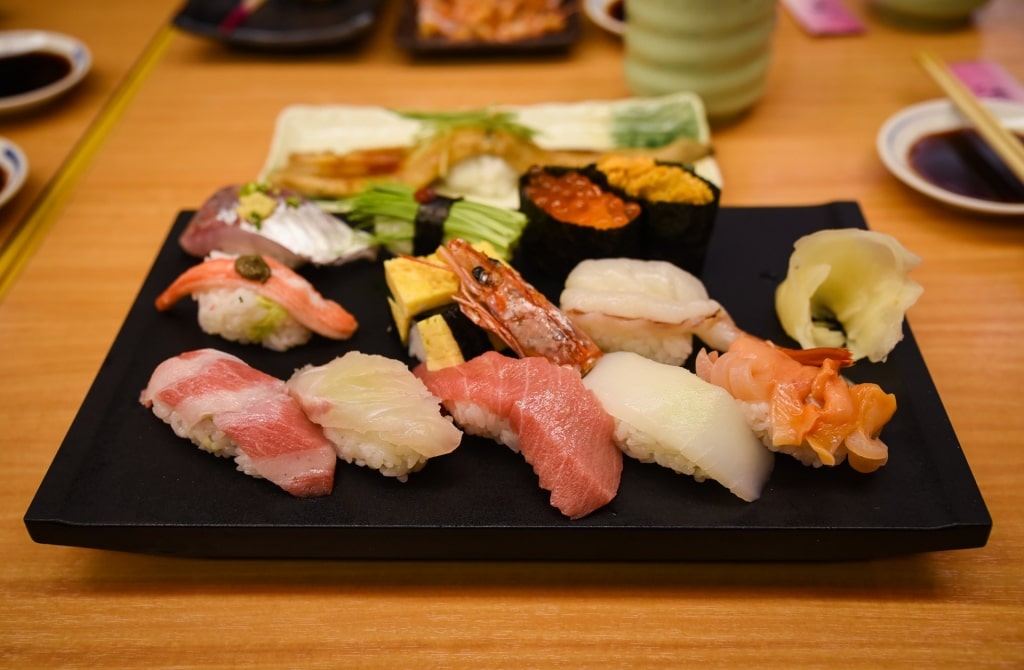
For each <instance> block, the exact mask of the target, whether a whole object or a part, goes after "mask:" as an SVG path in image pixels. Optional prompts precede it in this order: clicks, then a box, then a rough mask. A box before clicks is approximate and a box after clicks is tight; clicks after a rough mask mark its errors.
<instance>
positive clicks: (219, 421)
mask: <svg viewBox="0 0 1024 670" xmlns="http://www.w3.org/2000/svg"><path fill="white" fill-rule="evenodd" d="M139 401H140V402H141V403H142V404H143V405H144V406H146V407H151V408H152V409H153V413H154V414H156V416H157V417H159V418H160V419H163V420H164V421H165V422H166V423H168V424H169V425H170V426H171V428H172V429H173V430H174V433H175V434H176V435H178V436H179V437H183V438H186V439H188V440H191V441H192V442H193V443H194V444H195V445H196V446H198V447H199V448H200V449H202V450H203V451H208V452H209V453H211V454H213V455H215V456H222V457H227V458H234V459H235V462H236V463H237V464H238V469H239V470H240V471H242V472H244V473H245V474H247V475H250V476H253V477H260V478H264V479H267V480H269V481H271V482H273V483H274V484H277V485H278V486H280V487H281V488H282V489H284V490H285V491H287V492H288V493H291V494H292V495H294V496H297V497H302V498H309V497H315V496H324V495H328V494H329V493H330V492H331V491H332V490H333V488H334V469H335V464H336V463H337V456H336V455H335V453H334V449H333V447H331V443H330V442H329V441H328V440H327V438H326V437H325V436H324V434H323V431H321V430H320V428H319V427H318V426H316V425H315V424H313V423H312V422H311V421H310V420H309V419H308V418H307V417H306V415H305V414H303V412H302V408H301V407H299V404H298V403H297V402H296V401H295V400H294V399H293V398H292V397H291V396H290V395H289V394H288V391H287V388H286V386H285V383H284V381H283V380H280V379H277V378H276V377H272V376H270V375H268V374H265V373H263V372H261V371H259V370H257V369H255V368H253V367H250V366H249V365H248V364H246V363H245V362H244V361H242V360H241V359H239V358H237V357H235V356H232V355H230V354H227V353H224V352H222V351H217V350H216V349H197V350H194V351H189V352H185V353H183V354H181V355H179V356H175V357H173V358H169V359H167V360H165V361H163V362H162V363H160V365H158V366H157V367H156V369H155V370H154V371H153V374H152V375H151V377H150V380H149V384H148V385H147V386H146V388H145V389H144V390H143V391H142V393H141V395H140V397H139Z"/></svg>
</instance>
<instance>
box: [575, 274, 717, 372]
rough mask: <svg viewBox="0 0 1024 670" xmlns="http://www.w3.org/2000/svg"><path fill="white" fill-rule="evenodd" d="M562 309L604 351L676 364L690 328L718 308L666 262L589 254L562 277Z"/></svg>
mask: <svg viewBox="0 0 1024 670" xmlns="http://www.w3.org/2000/svg"><path fill="white" fill-rule="evenodd" d="M559 304H560V307H561V308H562V310H563V311H565V313H566V314H567V315H568V316H569V318H570V319H572V321H573V323H575V324H576V325H577V326H579V328H580V329H581V330H583V331H584V332H585V333H586V334H587V335H589V336H590V337H591V339H593V340H594V342H595V343H596V344H597V346H598V347H600V348H601V350H602V351H605V352H613V351H631V352H633V353H637V354H640V355H641V356H644V357H646V358H650V359H653V360H656V361H658V362H661V363H668V364H670V365H681V364H682V363H684V362H685V361H686V359H687V358H688V357H689V355H690V353H691V352H692V351H693V332H694V329H695V328H697V327H698V326H700V325H701V324H703V323H705V322H706V321H707V320H709V319H710V318H711V317H713V316H714V315H716V314H718V313H719V312H720V311H721V305H719V304H718V303H717V302H716V301H714V300H711V299H709V298H708V293H707V289H706V288H705V287H704V284H703V282H701V281H700V279H698V278H697V277H695V276H694V275H692V274H690V273H689V272H687V271H685V270H683V269H682V268H680V267H678V266H676V265H673V264H672V263H669V262H667V261H652V260H640V259H636V258H591V259H587V260H584V261H582V262H580V263H579V264H578V265H577V266H576V267H575V268H573V270H572V272H570V273H569V275H568V277H566V280H565V287H564V289H563V290H562V294H561V296H560V298H559Z"/></svg>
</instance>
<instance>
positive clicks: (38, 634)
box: [0, 0, 1024, 668]
mask: <svg viewBox="0 0 1024 670" xmlns="http://www.w3.org/2000/svg"><path fill="white" fill-rule="evenodd" d="M8 4H9V5H10V3H8ZM14 4H15V5H18V7H17V8H16V9H15V10H13V12H12V10H10V9H5V10H4V14H2V15H0V27H8V25H6V23H10V22H11V21H7V22H6V23H5V19H10V17H12V16H15V15H17V14H18V13H19V12H21V11H25V12H26V13H27V14H26V15H29V16H33V15H34V16H35V17H36V18H38V19H39V21H37V22H35V23H34V24H35V25H38V26H40V27H54V28H66V29H68V31H69V32H74V31H72V30H71V28H70V26H71V24H69V23H66V22H64V21H63V20H58V19H57V18H54V19H53V20H52V21H48V22H45V23H44V22H43V20H42V19H43V18H48V12H47V10H46V9H44V7H47V8H48V7H50V6H51V5H52V3H37V4H38V5H39V7H38V8H36V9H34V11H32V10H33V8H32V7H31V5H30V3H27V2H20V3H14ZM75 4H76V3H62V6H68V7H70V6H73V5H75ZM108 4H115V3H113V2H111V3H108ZM121 4H123V5H124V8H127V9H131V8H135V6H136V4H139V3H121ZM142 4H147V3H141V4H140V5H139V7H138V8H136V13H132V14H129V15H126V18H125V19H124V20H123V21H120V20H119V21H116V22H111V23H109V24H106V23H103V22H93V21H88V20H86V18H85V17H83V18H82V22H81V23H80V24H77V25H80V26H81V28H82V30H81V31H80V33H79V34H80V36H81V37H83V38H84V39H86V40H87V41H89V42H90V45H91V46H93V47H94V49H95V50H96V52H97V54H98V61H99V62H100V63H105V64H107V65H112V64H116V66H117V67H120V68H121V70H120V72H124V71H125V70H124V68H126V67H128V66H129V65H130V64H131V63H129V62H128V61H127V60H125V59H124V58H123V57H122V56H123V54H121V55H118V54H116V53H114V52H113V51H109V52H108V51H106V50H107V49H114V46H113V45H114V44H115V42H114V40H115V36H117V37H120V36H123V35H128V36H129V41H128V42H126V43H125V46H124V47H117V48H118V49H121V48H123V49H126V50H128V51H130V52H131V53H133V54H138V53H139V52H140V50H141V49H142V48H143V47H144V45H146V44H147V43H149V42H148V40H149V38H152V37H153V35H154V34H155V33H156V31H157V27H158V25H159V23H160V21H159V20H157V19H159V18H160V17H161V10H167V9H168V7H169V6H170V5H171V3H168V2H164V3H148V4H149V5H152V6H149V7H148V9H146V10H145V11H143V10H142V9H141V5H142ZM847 4H848V5H849V6H851V8H852V9H853V10H854V11H855V12H856V13H858V15H859V16H861V17H862V18H863V19H864V21H865V23H866V25H867V28H868V30H867V32H866V33H865V34H863V35H860V36H855V37H842V38H813V37H809V36H807V35H806V34H804V33H802V32H801V31H800V29H799V28H798V27H797V26H796V25H795V24H794V23H793V22H792V21H791V19H790V17H789V16H788V15H786V14H785V13H781V14H780V21H779V26H778V31H777V34H776V38H775V49H776V50H775V58H774V62H773V66H772V72H771V81H770V85H769V89H768V93H767V95H766V97H765V98H764V100H763V101H762V102H761V103H760V104H759V105H758V106H757V108H756V109H755V110H754V111H753V112H752V113H751V114H750V115H749V116H747V117H745V118H744V119H742V120H740V121H738V122H736V123H734V124H731V125H729V126H726V127H721V128H717V129H716V130H715V146H716V150H717V152H718V153H717V155H718V158H719V160H720V163H721V165H722V169H723V172H724V176H725V180H726V188H725V191H724V195H723V203H724V204H725V205H727V206H728V205H801V204H817V203H821V202H826V201H832V200H856V201H858V202H859V203H860V205H861V207H862V209H863V212H864V215H865V217H866V219H867V220H868V222H869V223H870V225H871V226H872V227H873V228H875V229H876V230H880V231H884V232H888V233H892V234H893V235H895V236H896V237H897V238H899V239H900V240H901V241H902V242H903V243H904V244H905V245H906V246H907V247H908V248H910V249H911V250H913V251H915V252H916V253H918V254H919V255H921V256H922V257H923V258H924V262H923V264H922V265H921V266H920V268H918V269H917V270H916V271H915V273H914V276H915V278H916V279H917V280H918V281H919V282H921V283H922V284H923V285H924V287H925V292H924V295H923V296H922V298H921V300H920V301H919V302H918V303H917V304H916V305H915V306H914V307H913V308H912V310H911V312H910V315H909V318H910V322H911V324H912V326H913V327H914V330H915V334H916V336H917V339H918V343H919V345H920V348H921V350H922V351H923V354H924V356H925V359H926V361H927V362H928V365H929V367H930V370H931V373H932V375H933V377H934V380H935V383H936V385H937V387H938V390H939V392H940V394H941V397H942V399H943V401H944V403H945V406H946V409H947V411H948V414H949V416H950V419H951V421H952V423H953V425H954V426H955V429H956V431H957V434H958V436H959V439H960V441H961V442H962V444H963V449H964V452H965V454H966V456H967V458H968V459H969V461H970V464H971V466H972V469H973V471H974V474H975V476H976V478H977V480H978V483H979V485H980V487H981V489H982V492H983V494H984V496H985V499H986V502H987V504H988V506H989V510H990V512H991V514H992V516H993V519H994V528H993V531H992V534H991V538H990V540H989V542H988V544H987V546H986V547H984V548H982V549H972V550H961V551H951V552H940V553H935V554H929V555H919V556H909V557H904V558H896V559H891V560H878V561H867V562H851V563H835V564H815V563H812V564H786V563H777V564H706V563H700V564H653V565H647V564H644V565H630V564H614V563H613V564H608V563H587V564H562V563H541V564H533V563H455V564H453V563H445V562H438V563H407V562H398V563H376V562H277V561H260V560H253V561H206V560H189V559H172V558H158V557H151V556H142V555H133V554H119V553H108V552H102V551H94V550H87V549H78V548H68V547H59V546H44V545H38V544H34V543H33V542H32V541H31V540H30V538H29V537H28V535H27V533H26V530H25V528H24V525H23V522H22V517H23V515H24V513H25V510H26V509H27V506H28V504H29V502H30V501H31V499H32V496H33V494H34V492H35V490H36V488H37V486H38V485H39V482H40V480H41V478H42V476H43V473H44V472H45V471H46V468H47V466H48V464H49V463H50V460H51V459H52V457H53V455H54V453H55V451H56V449H57V447H58V446H59V445H60V443H61V440H62V438H63V435H64V433H65V431H66V430H67V428H68V426H69V425H70V423H71V420H72V419H73V417H74V416H75V413H76V411H77V409H78V407H79V405H80V403H81V401H82V399H83V397H84V396H85V393H86V391H87V390H88V388H89V385H90V383H91V381H92V379H93V377H94V376H95V374H96V372H97V370H98V369H99V367H100V365H101V363H102V362H103V359H104V356H105V354H106V352H107V350H108V348H109V347H110V345H111V343H112V341H113V339H114V336H115V334H116V333H117V331H118V328H119V326H120V324H121V322H122V320H123V319H124V317H125V314H126V312H127V310H128V308H129V306H130V305H131V303H132V300H133V299H134V297H135V294H136V292H137V291H138V289H139V286H140V284H141V282H142V280H143V278H144V276H145V274H146V272H147V270H148V268H149V267H150V264H151V263H152V260H153V257H154V255H155V253H156V251H157V249H158V248H159V247H160V245H161V243H162V242H163V240H164V237H165V236H166V234H167V228H168V225H169V224H170V222H171V220H172V219H173V217H174V215H175V213H176V212H177V211H178V210H180V209H183V208H189V207H195V206H197V205H198V204H199V203H200V202H201V201H202V200H203V199H205V198H206V197H207V196H208V195H209V194H210V193H211V192H212V191H213V190H214V189H216V188H217V187H219V186H221V185H223V184H227V183H230V182H234V181H239V180H247V179H250V178H252V177H253V176H255V174H256V173H257V171H258V170H259V168H260V166H261V165H262V161H263V158H264V156H265V153H266V150H267V146H268V142H269V139H270V136H271V133H272V131H273V124H274V119H275V117H276V115H277V114H278V112H279V111H280V110H281V109H282V108H283V107H285V106H286V105H289V104H292V103H298V102H304V103H345V104H380V105H392V106H400V107H404V108H448V107H462V106H480V105H485V104H489V103H495V102H500V103H532V102H540V101H549V100H581V99H613V98H619V97H623V96H625V95H627V94H628V92H627V90H626V87H625V84H624V82H623V79H622V75H621V70H620V66H619V62H620V55H621V45H620V43H619V42H618V41H617V40H615V39H614V38H612V37H611V36H609V35H606V34H604V33H601V32H599V31H598V30H597V29H596V28H594V27H593V26H591V25H589V24H588V25H586V27H585V31H584V36H583V40H582V42H581V43H580V44H579V45H578V46H577V47H576V48H575V49H574V50H573V51H572V53H571V55H570V56H568V57H566V58H556V59H525V60H497V61H493V60H489V61H479V62H462V61H451V62H415V61H413V60H411V59H410V58H409V57H408V56H407V55H406V54H404V53H402V52H400V51H398V50H397V49H396V48H395V47H394V46H392V31H393V25H394V21H395V11H394V7H389V10H388V12H387V13H386V15H385V17H384V19H383V21H382V22H381V24H380V25H379V26H378V27H377V29H376V30H375V31H374V33H373V34H372V36H371V37H370V38H369V39H368V40H366V41H365V42H363V43H360V44H359V45H357V46H355V47H354V48H352V49H350V50H345V51H342V52H338V53H333V54H321V55H303V56H287V57H270V56H266V55H259V54H246V53H239V52H233V51H228V50H225V49H223V48H221V47H220V46H218V45H215V44H211V43H208V42H206V41H202V40H200V39H197V38H194V37H191V36H187V35H184V34H175V35H172V36H171V37H170V38H169V39H168V42H167V43H166V45H165V47H166V48H165V50H163V51H162V52H161V54H160V55H159V60H158V62H157V63H156V66H155V67H153V68H152V69H151V70H149V71H148V72H147V73H146V75H145V78H144V81H142V82H141V85H140V86H139V87H138V90H137V91H136V92H135V94H134V98H133V100H132V102H131V104H130V105H127V106H126V108H125V109H124V111H123V114H122V115H121V116H120V118H119V119H118V121H117V123H116V124H115V125H114V126H113V127H112V129H111V130H110V132H109V133H108V134H107V135H106V136H105V137H104V138H103V142H102V146H101V147H100V148H99V150H98V151H97V152H96V153H95V155H94V156H92V157H90V160H89V163H88V169H87V170H83V172H82V174H81V176H80V179H78V180H76V182H75V184H74V188H73V190H72V191H71V192H68V193H62V194H59V196H60V197H61V198H63V199H64V201H63V204H62V206H61V207H60V208H58V209H57V211H56V213H55V214H54V215H53V220H52V227H51V228H50V229H49V230H48V233H47V234H46V235H45V236H43V237H42V239H41V240H40V244H39V246H38V249H37V250H35V251H34V253H33V254H32V256H31V258H30V259H29V260H28V262H27V263H26V264H25V266H24V268H23V270H22V271H21V273H20V276H19V277H18V279H17V282H16V283H14V284H13V286H12V287H11V289H10V291H9V292H8V293H7V295H6V296H4V298H3V302H2V303H0V351H2V358H0V360H2V362H0V372H2V378H3V379H4V384H3V385H2V387H0V431H2V432H0V436H2V437H0V445H2V446H0V469H2V471H3V472H4V473H5V475H6V479H5V484H4V486H3V487H2V488H0V514H2V518H0V555H2V556H3V559H2V561H0V665H3V666H5V667H11V668H15V667H17V668H28V667H90V668H114V667H131V668H136V667H186V666H202V667H237V666H243V665H244V666H248V667H266V668H281V667H310V668H314V667H316V668H320V667H324V668H326V667H339V666H350V665H351V666H358V667H364V666H365V667H374V666H380V667H407V666H412V667H461V666H465V667H506V666H507V667H542V666H551V667H571V668H580V667H602V668H603V667H609V666H630V667H641V666H659V667H677V666H681V665H683V664H684V663H686V662H689V663H690V664H692V665H697V664H700V665H701V667H703V666H715V667H718V666H724V667H779V668H789V667H822V666H825V665H831V664H833V663H837V664H839V665H840V666H843V667H907V666H913V667H922V668H938V667H949V668H954V667H964V666H971V667H1001V668H1009V667H1020V666H1021V664H1024V516H1022V515H1021V513H1020V509H1021V507H1022V506H1024V494H1022V491H1024V451H1022V450H1021V449H1019V448H1017V444H1018V442H1019V440H1020V436H1021V435H1022V434H1024V411H1022V407H1021V403H1020V389H1021V388H1022V382H1021V379H1022V378H1024V353H1022V351H1024V347H1022V346H1021V344H1022V342H1024V339H1022V336H1021V332H1022V331H1024V227H1022V225H1021V223H1022V222H1021V221H1020V220H1010V219H1005V218H989V217H983V216H976V215H972V214H968V213H965V212H960V211H954V210H952V209H949V208H946V207H944V206H941V205H939V204H937V203H935V202H932V201H930V200H928V199H926V198H924V197H923V196H920V195H918V194H917V193H915V192H913V191H911V190H909V189H908V188H906V187H904V186H903V185H902V184H901V183H899V182H898V181H897V180H896V179H895V178H893V177H892V176H890V175H889V174H888V172H886V170H885V169H884V167H883V166H882V164H881V162H880V161H879V159H878V157H877V155H876V153H875V148H874V142H875V134H876V132H877V131H878V128H879V127H880V125H881V124H882V122H883V121H884V120H885V119H886V118H887V117H888V116H890V115H891V114H893V113H895V112H896V111H897V110H899V109H901V108H902V107H904V106H906V105H909V104H911V103H915V102H919V101H921V100H924V99H929V98H935V97H938V95H939V93H938V90H937V89H936V87H935V85H934V84H933V83H931V82H930V81H929V80H928V79H927V77H926V76H925V75H924V74H923V73H922V72H921V70H920V69H919V68H918V66H917V65H915V63H914V61H913V55H914V53H916V51H918V50H919V49H921V48H927V49H930V50H932V51H934V52H935V53H937V54H939V55H941V56H943V57H944V58H946V59H947V60H951V61H952V60H963V59H976V58H988V59H993V60H997V61H999V62H1000V63H1002V64H1003V65H1004V66H1005V67H1007V68H1008V69H1009V70H1010V71H1011V72H1012V73H1013V74H1014V75H1015V76H1016V77H1017V78H1018V79H1024V39H1021V36H1022V35H1024V5H1021V4H1020V3H1019V2H1015V0H995V1H994V2H992V3H991V5H990V6H989V7H988V8H986V9H985V10H983V11H981V12H979V13H978V15H977V20H976V22H975V24H974V26H973V27H967V28H963V29H960V30H952V31H942V32H921V31H908V30H905V29H897V28H894V27H890V26H888V25H886V24H884V23H882V22H880V21H878V20H876V18H875V17H874V16H873V15H872V14H871V13H870V12H868V11H867V10H866V9H865V7H864V6H863V4H862V3H861V2H856V1H853V0H850V1H849V2H848V3H847ZM81 11H82V12H85V9H84V8H83V9H81ZM169 15H170V14H169V12H166V13H165V16H169ZM64 18H66V17H64ZM19 23H20V22H19ZM117 77H118V75H117V74H116V73H115V72H114V71H112V70H106V71H103V70H101V73H100V74H99V75H97V78H96V79H94V81H93V83H92V84H90V85H88V86H86V87H85V88H83V89H82V90H80V91H78V93H77V94H76V97H75V98H73V99H70V100H69V101H66V103H65V106H64V107H55V108H53V109H52V110H48V111H47V112H46V113H45V116H44V117H30V118H27V119H25V120H23V121H18V122H17V123H18V124H19V125H18V126H17V127H16V128H15V130H16V131H18V132H16V133H15V132H11V134H12V135H15V136H16V137H15V139H19V140H21V141H23V142H24V144H25V145H29V146H26V148H28V149H30V150H31V152H33V153H34V152H36V151H37V150H38V147H39V146H40V145H42V144H45V142H42V141H41V140H38V137H39V136H40V135H41V134H43V133H44V132H48V131H46V130H45V128H46V127H49V128H52V129H53V133H54V135H53V136H54V137H59V138H60V146H57V147H53V148H51V150H50V152H49V153H44V154H38V155H41V156H45V158H39V159H37V165H40V166H42V172H41V173H40V176H39V177H34V178H33V179H34V182H33V188H32V189H31V190H30V191H29V192H27V193H25V194H24V195H23V196H22V198H21V199H20V200H19V202H18V204H17V205H16V206H15V208H14V209H11V210H8V211H6V212H5V213H4V215H5V216H6V217H14V218H19V217H21V216H23V214H24V213H25V212H26V211H28V209H29V208H30V207H31V206H32V204H33V199H34V198H35V197H37V196H38V195H39V193H41V192H42V190H43V183H42V182H44V181H45V180H46V179H48V178H49V177H50V176H51V175H54V174H56V166H58V165H59V164H60V162H61V160H62V156H64V155H67V153H68V151H69V149H68V147H69V146H70V145H71V144H73V143H74V142H75V141H76V138H77V137H79V135H80V134H81V133H83V132H84V129H85V128H86V126H88V124H89V120H90V119H92V118H95V114H96V112H97V109H98V108H99V107H100V106H101V105H102V104H103V100H102V98H103V96H105V95H108V94H110V91H111V89H110V87H109V86H101V84H103V83H109V80H110V78H113V79H116V78H117ZM100 89H102V90H100ZM65 115H66V116H65ZM2 123H7V122H6V121H4V122H2ZM21 124H25V125H21ZM35 124H39V126H40V127H39V128H35V127H29V126H34V125H35ZM0 128H4V130H3V132H4V133H5V134H6V133H7V132H8V128H9V126H6V125H0ZM37 140H38V141H37ZM51 197H54V196H52V194H51ZM133 392H134V391H133Z"/></svg>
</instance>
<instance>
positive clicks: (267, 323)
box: [155, 256, 359, 351]
mask: <svg viewBox="0 0 1024 670" xmlns="http://www.w3.org/2000/svg"><path fill="white" fill-rule="evenodd" d="M187 295H191V296H192V297H193V298H194V299H195V300H196V301H197V302H198V303H199V315H198V317H199V325H200V327H201V328H202V329H203V332H206V333H210V334H213V335H220V336H221V337H223V338H225V339H227V340H231V341H236V342H241V343H243V344H249V343H255V342H258V343H260V344H262V345H263V346H265V347H267V348H268V349H272V350H274V351H284V350H286V349H289V348H291V347H294V346H297V345H300V344H305V343H306V342H308V341H309V340H310V338H311V337H312V335H313V333H317V334H318V335H322V336H323V337H327V338H330V339H335V340H345V339H348V338H350V337H352V335H353V334H354V333H355V331H356V328H357V327H358V325H359V324H358V322H357V321H356V318H355V317H354V316H352V314H350V313H349V312H348V311H347V310H346V309H345V308H344V307H342V306H341V305H340V304H338V303H337V302H335V301H333V300H328V299H326V298H324V297H323V296H322V295H320V293H319V292H318V291H317V290H316V289H315V288H314V287H313V285H312V284H310V283H309V282H308V281H306V279H305V278H304V277H302V276H301V275H299V274H298V273H296V272H294V271H293V270H291V269H290V268H288V267H287V266H285V265H284V264H282V263H280V262H278V261H276V260H274V259H273V258H271V257H269V256H239V257H237V258H211V259H208V260H206V261H204V262H202V263H200V264H198V265H194V266H192V267H191V268H189V269H188V270H186V271H185V272H184V273H182V274H181V275H180V276H179V277H178V278H177V279H175V280H174V282H172V283H171V285H170V286H168V287H167V288H166V289H165V290H164V292H163V293H161V294H160V295H159V296H157V298H156V303H155V304H156V308H157V309H158V310H160V311H166V310H168V309H170V308H171V307H172V306H173V305H174V304H175V303H177V302H178V301H179V300H181V299H182V298H184V297H185V296H187Z"/></svg>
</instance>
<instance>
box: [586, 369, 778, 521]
mask: <svg viewBox="0 0 1024 670" xmlns="http://www.w3.org/2000/svg"><path fill="white" fill-rule="evenodd" d="M583 384H584V386H586V387H587V388H588V389H590V390H591V391H592V392H593V393H594V394H595V395H596V396H597V398H598V399H599V400H600V402H601V404H602V405H603V406H604V408H605V410H607V411H608V413H609V414H611V415H612V417H614V419H615V441H616V443H617V444H618V445H619V447H620V448H621V449H622V450H623V451H624V452H625V453H626V454H628V455H629V456H632V457H633V458H636V459H637V460H640V461H642V462H645V463H657V464H659V465H662V466H664V467H667V468H670V469H672V470H674V471H676V472H678V473H680V474H686V475H692V476H693V477H694V479H696V480H697V481H703V480H705V479H707V478H710V479H714V480H716V481H718V482H719V483H720V484H722V485H723V486H725V487H726V488H727V489H729V490H730V491H732V492H733V493H734V494H735V495H736V496H738V497H739V498H741V499H743V500H745V501H747V502H750V501H753V500H757V499H758V498H759V497H760V496H761V489H762V488H763V486H764V483H765V482H766V481H767V480H768V476H769V475H770V474H771V472H772V468H773V465H774V457H773V456H772V454H771V452H769V451H768V450H767V449H765V448H764V447H763V446H761V443H760V442H759V441H758V440H757V438H756V437H755V436H754V434H753V433H752V432H751V430H750V428H749V427H748V426H747V424H746V422H745V421H744V417H743V414H742V413H741V412H740V410H739V408H738V407H737V406H736V403H735V401H734V400H733V399H732V397H731V396H730V395H729V394H728V393H725V392H724V391H723V390H722V389H720V388H718V387H716V386H713V385H712V384H709V383H707V382H705V381H702V380H701V379H699V378H698V377H697V376H696V375H694V374H693V373H692V372H690V371H689V370H687V369H686V368H682V367H678V366H675V365H668V364H665V363H659V362H657V361H654V360H651V359H649V358H645V357H643V356H641V355H639V354H635V353H632V352H627V351H619V352H613V353H609V354H605V355H604V356H603V357H602V358H601V360H599V361H598V362H597V364H596V365H595V366H594V368H593V369H592V370H591V371H590V373H589V374H588V375H587V376H586V377H584V378H583Z"/></svg>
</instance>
